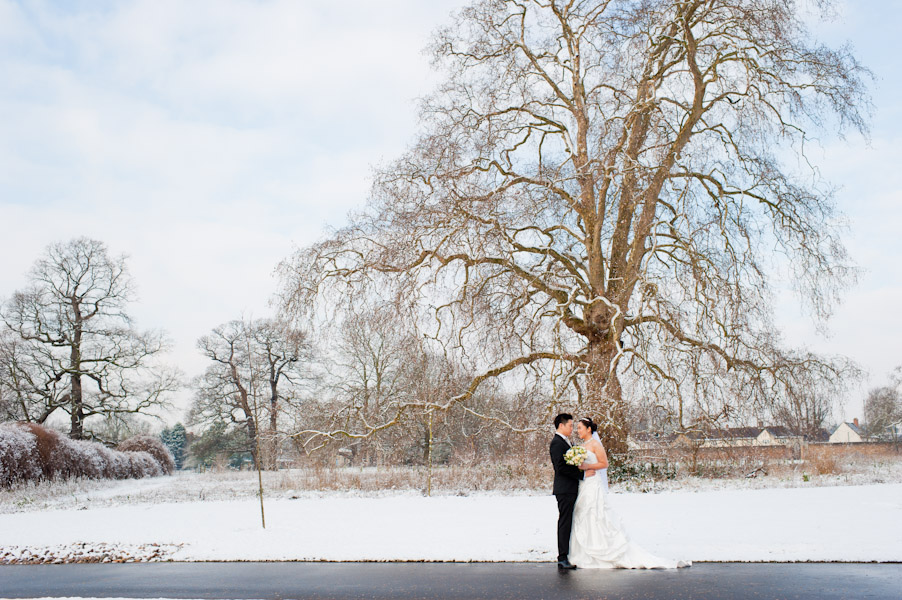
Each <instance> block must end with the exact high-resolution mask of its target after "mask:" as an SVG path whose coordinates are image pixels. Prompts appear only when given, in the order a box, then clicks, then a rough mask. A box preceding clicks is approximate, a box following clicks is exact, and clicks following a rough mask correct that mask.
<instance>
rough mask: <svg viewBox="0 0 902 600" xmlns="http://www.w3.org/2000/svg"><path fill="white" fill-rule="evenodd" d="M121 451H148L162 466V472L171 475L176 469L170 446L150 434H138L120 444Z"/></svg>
mask: <svg viewBox="0 0 902 600" xmlns="http://www.w3.org/2000/svg"><path fill="white" fill-rule="evenodd" d="M117 449H118V450H119V451H120V452H147V453H148V454H149V455H150V456H151V457H153V459H154V460H155V461H156V462H157V464H158V465H159V467H160V474H164V473H165V474H166V475H171V474H172V472H173V471H174V470H175V459H174V458H173V457H172V453H171V452H170V451H169V448H167V447H166V445H165V444H163V442H162V441H160V440H159V439H157V438H155V437H153V436H150V435H136V436H135V437H132V438H129V439H127V440H125V441H123V442H122V443H120V444H119V446H118V447H117Z"/></svg>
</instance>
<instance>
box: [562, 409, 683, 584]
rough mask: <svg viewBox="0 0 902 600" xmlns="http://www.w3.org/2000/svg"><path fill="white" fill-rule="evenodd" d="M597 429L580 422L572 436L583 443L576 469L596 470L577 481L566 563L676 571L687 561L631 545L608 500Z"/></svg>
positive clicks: (605, 463) (604, 455) (605, 461)
mask: <svg viewBox="0 0 902 600" xmlns="http://www.w3.org/2000/svg"><path fill="white" fill-rule="evenodd" d="M597 430H598V426H597V425H596V424H595V423H593V422H592V419H580V420H579V422H578V423H577V425H576V434H577V435H578V436H579V437H580V439H582V440H583V442H585V443H584V444H583V445H584V447H585V448H586V451H587V454H586V459H585V461H584V462H583V464H582V465H580V468H581V469H583V470H594V471H596V473H595V475H596V476H595V477H586V478H585V479H584V480H582V481H580V482H579V495H578V496H577V497H576V506H575V507H574V508H573V531H572V533H571V536H570V560H571V561H572V562H573V563H574V564H576V565H579V567H580V568H582V569H586V568H588V569H616V568H620V569H676V568H679V567H688V566H690V565H691V564H692V563H691V561H682V560H672V559H668V558H661V557H659V556H655V555H653V554H651V553H649V552H647V551H645V550H643V549H642V548H640V547H639V546H638V545H636V543H635V542H631V541H630V539H629V538H628V537H627V535H626V531H624V529H623V525H621V524H620V520H619V519H618V518H617V515H616V514H614V511H613V510H611V504H610V501H609V500H608V473H607V467H608V457H607V453H606V452H605V451H604V446H602V445H601V440H600V439H599V437H598V434H597V433H595V432H596V431H597Z"/></svg>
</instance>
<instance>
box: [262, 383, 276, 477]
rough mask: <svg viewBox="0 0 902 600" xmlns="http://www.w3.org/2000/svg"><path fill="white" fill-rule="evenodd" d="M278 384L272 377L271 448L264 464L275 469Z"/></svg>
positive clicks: (270, 398)
mask: <svg viewBox="0 0 902 600" xmlns="http://www.w3.org/2000/svg"><path fill="white" fill-rule="evenodd" d="M278 385H279V384H278V382H277V381H276V380H275V379H271V380H270V382H269V388H270V392H271V394H270V397H269V443H268V444H267V449H268V450H269V452H268V453H267V454H268V455H269V456H267V457H266V459H267V460H266V462H265V463H264V466H265V468H268V469H271V470H273V471H274V470H276V469H277V468H278V458H279V436H278V434H277V433H276V432H277V431H278V428H279V419H278V417H279V392H278Z"/></svg>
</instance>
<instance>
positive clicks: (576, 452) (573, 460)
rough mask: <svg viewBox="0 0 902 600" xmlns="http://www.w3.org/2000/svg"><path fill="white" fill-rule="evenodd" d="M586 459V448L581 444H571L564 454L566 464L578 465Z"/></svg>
mask: <svg viewBox="0 0 902 600" xmlns="http://www.w3.org/2000/svg"><path fill="white" fill-rule="evenodd" d="M584 460H586V449H585V448H583V447H582V446H573V447H572V448H570V449H569V450H567V453H566V454H564V462H566V463H567V464H568V465H573V466H574V467H578V466H580V465H581V464H583V461H584Z"/></svg>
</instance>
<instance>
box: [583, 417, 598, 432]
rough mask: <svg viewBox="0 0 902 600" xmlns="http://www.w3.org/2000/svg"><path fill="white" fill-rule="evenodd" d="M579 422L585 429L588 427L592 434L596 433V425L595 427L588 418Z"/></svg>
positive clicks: (593, 422)
mask: <svg viewBox="0 0 902 600" xmlns="http://www.w3.org/2000/svg"><path fill="white" fill-rule="evenodd" d="M579 422H580V423H582V424H583V425H585V426H586V427H588V428H589V431H591V432H592V433H595V432H596V431H598V425H596V424H595V421H593V420H592V419H590V418H589V417H583V418H582V419H580V420H579Z"/></svg>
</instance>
